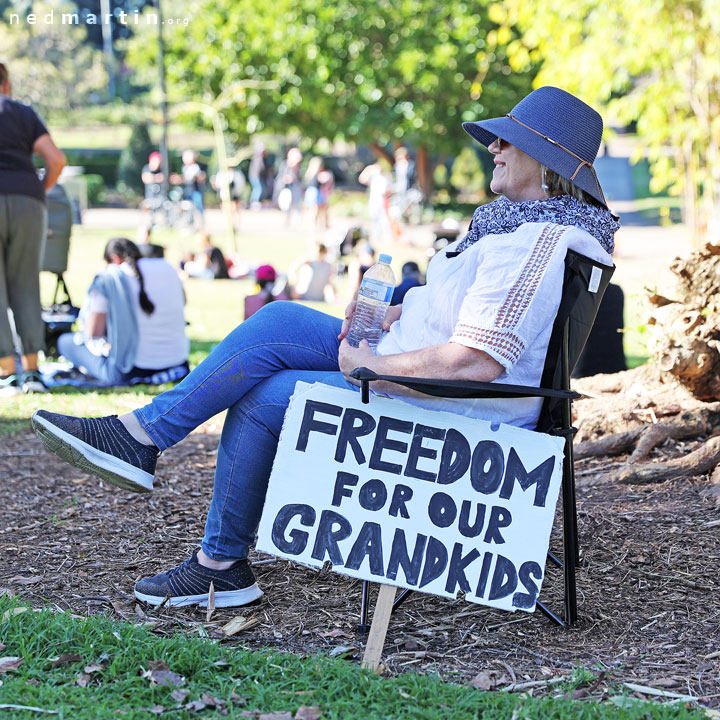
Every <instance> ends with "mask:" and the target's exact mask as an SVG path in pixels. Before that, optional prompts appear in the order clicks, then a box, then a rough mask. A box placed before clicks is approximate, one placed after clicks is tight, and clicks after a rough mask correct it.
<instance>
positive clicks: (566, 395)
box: [350, 367, 582, 400]
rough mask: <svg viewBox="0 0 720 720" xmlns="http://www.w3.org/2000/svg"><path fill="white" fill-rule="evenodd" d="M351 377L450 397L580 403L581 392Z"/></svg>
mask: <svg viewBox="0 0 720 720" xmlns="http://www.w3.org/2000/svg"><path fill="white" fill-rule="evenodd" d="M350 377H352V378H355V380H360V381H361V382H362V383H363V384H366V383H368V382H373V381H375V380H386V381H387V382H393V383H397V384H398V385H402V386H404V387H406V388H409V389H411V390H416V391H418V392H421V393H424V394H425V395H434V396H436V397H448V398H516V397H551V398H560V399H562V400H577V399H578V398H580V397H582V396H581V395H580V393H576V392H574V391H572V390H553V389H551V388H536V387H531V386H529V385H507V384H503V383H488V382H473V381H472V380H442V379H437V378H414V377H404V376H398V375H378V374H377V373H374V372H373V371H372V370H369V369H368V368H366V367H360V368H355V369H354V370H353V371H352V372H351V373H350Z"/></svg>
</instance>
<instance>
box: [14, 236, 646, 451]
mask: <svg viewBox="0 0 720 720" xmlns="http://www.w3.org/2000/svg"><path fill="white" fill-rule="evenodd" d="M117 235H125V236H130V237H132V236H133V235H132V232H130V231H128V230H123V229H118V228H107V229H102V230H98V229H93V228H88V227H85V226H83V225H75V226H73V236H72V241H71V243H70V257H69V260H68V270H67V272H66V273H65V281H66V282H67V285H68V288H69V291H70V296H71V297H72V299H73V301H74V302H75V304H78V305H79V304H80V303H81V302H82V300H83V298H84V297H85V293H86V291H87V288H88V287H89V285H90V282H91V281H92V278H93V276H94V274H95V273H96V272H97V271H98V270H99V269H100V268H101V267H102V265H103V261H102V253H103V249H104V247H105V243H106V242H107V241H108V240H109V239H110V238H111V237H115V236H117ZM154 241H155V242H158V243H160V244H162V245H164V246H165V247H166V256H167V257H168V259H169V260H170V262H172V263H174V264H177V263H178V261H179V260H180V258H181V257H182V256H183V255H184V254H185V253H187V252H188V251H189V250H191V249H195V248H196V247H197V239H196V238H195V237H193V236H187V235H182V234H179V233H177V232H175V231H173V230H170V229H166V228H158V229H157V231H156V233H155V234H154ZM216 241H217V242H218V244H219V245H220V247H222V249H223V250H224V251H226V252H228V251H230V250H231V249H232V248H231V247H230V246H229V243H228V242H227V241H224V242H223V240H222V238H219V239H217V240H216ZM239 252H240V254H241V255H242V257H244V258H246V259H247V260H248V261H250V262H254V263H261V262H270V263H272V264H273V265H275V267H277V268H287V267H288V266H289V264H290V263H291V262H292V261H293V260H295V259H296V257H297V256H298V254H300V253H301V250H299V249H298V247H297V244H296V241H295V240H294V239H292V238H291V239H289V240H287V241H282V240H277V239H272V240H268V239H267V238H262V237H259V236H258V237H254V236H250V235H244V236H242V238H241V241H240V250H239ZM423 253H424V251H423V250H422V249H419V248H412V247H405V246H397V247H395V248H393V254H394V259H393V266H394V267H395V270H396V274H397V275H398V276H399V269H400V266H401V265H402V263H404V262H405V261H407V260H416V261H418V262H420V263H421V265H422V264H424V261H423V258H422V255H423ZM253 287H254V284H253V282H252V281H251V280H214V281H206V280H190V281H188V282H186V283H185V292H186V295H187V306H186V317H187V320H188V322H189V325H188V336H189V338H190V343H191V345H190V364H191V366H195V365H197V364H198V363H200V362H201V361H202V360H203V358H204V357H205V356H206V355H207V353H208V352H209V351H210V350H211V349H212V348H213V346H214V345H215V344H217V343H218V342H219V341H220V340H221V339H222V338H224V337H225V336H226V335H227V334H228V333H229V332H230V331H231V330H232V329H234V328H235V327H236V326H237V325H238V323H240V321H241V320H242V307H243V299H244V297H245V295H247V294H249V293H252V292H253ZM336 287H337V290H338V300H337V302H336V303H335V304H333V305H325V304H320V303H308V304H309V305H311V306H314V307H317V308H319V309H322V310H323V311H325V312H329V313H331V314H333V315H335V316H338V317H339V316H341V314H342V312H343V309H344V305H345V300H344V297H345V295H344V291H345V281H344V279H339V281H338V282H337V283H336ZM54 289H55V276H54V275H52V274H50V273H41V291H42V296H43V301H44V303H45V304H48V303H49V302H50V300H51V299H52V296H53V292H54ZM641 297H642V289H641V288H637V290H636V291H635V292H633V291H632V290H628V289H626V298H625V327H626V331H625V336H624V342H625V353H626V357H627V360H628V367H630V368H632V367H636V366H637V365H641V364H643V363H644V362H647V360H648V352H647V348H646V339H645V338H646V337H647V336H646V333H645V327H644V325H643V322H644V319H643V318H644V316H643V314H642V310H641V307H642V302H641ZM166 387H167V386H157V387H149V386H141V387H139V388H137V387H136V388H122V389H107V390H97V391H93V392H88V391H84V390H78V389H73V388H54V389H53V390H52V391H51V393H50V394H49V395H47V396H45V397H37V396H17V397H14V398H6V399H4V400H3V403H2V406H1V407H0V437H2V436H3V435H8V434H14V433H16V432H18V431H19V430H21V429H23V428H26V427H28V421H29V418H30V416H31V415H32V413H33V412H34V411H35V410H37V409H39V408H41V407H43V408H45V409H47V410H50V411H53V412H60V413H66V414H71V415H103V414H109V413H123V412H129V411H130V410H133V409H135V408H137V407H140V406H141V405H143V404H145V403H147V402H149V400H150V399H151V397H152V396H153V395H155V394H158V393H160V392H162V391H163V390H165V389H166Z"/></svg>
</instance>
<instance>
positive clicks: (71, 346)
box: [57, 333, 125, 385]
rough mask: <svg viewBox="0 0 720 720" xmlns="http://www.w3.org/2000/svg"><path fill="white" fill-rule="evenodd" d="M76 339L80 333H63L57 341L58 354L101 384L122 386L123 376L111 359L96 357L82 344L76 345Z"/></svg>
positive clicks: (101, 356)
mask: <svg viewBox="0 0 720 720" xmlns="http://www.w3.org/2000/svg"><path fill="white" fill-rule="evenodd" d="M76 337H77V338H80V337H81V335H80V333H63V334H62V335H61V336H60V337H59V338H58V340H57V349H58V353H59V354H60V355H62V356H63V357H64V358H65V359H66V360H67V361H68V362H71V363H72V364H73V365H74V366H75V367H78V368H83V369H84V370H85V372H87V374H88V375H92V376H93V377H94V378H97V379H98V380H100V381H101V382H103V383H105V384H107V385H122V384H123V380H124V378H125V376H124V375H123V373H122V372H120V370H119V369H118V368H117V367H115V363H114V361H113V359H112V358H110V357H105V356H104V355H96V354H95V353H93V352H91V351H90V349H89V348H88V347H87V345H85V344H84V343H82V342H80V343H76V342H75V338H76Z"/></svg>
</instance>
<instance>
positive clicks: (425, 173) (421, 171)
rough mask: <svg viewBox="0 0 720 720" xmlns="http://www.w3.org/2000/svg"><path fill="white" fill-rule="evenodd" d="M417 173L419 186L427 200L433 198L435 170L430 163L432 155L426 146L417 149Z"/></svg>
mask: <svg viewBox="0 0 720 720" xmlns="http://www.w3.org/2000/svg"><path fill="white" fill-rule="evenodd" d="M415 172H416V174H417V180H418V184H419V185H420V189H421V190H422V192H423V195H424V196H425V199H426V200H429V199H430V198H431V197H432V191H433V168H432V163H431V162H430V155H429V153H428V149H427V147H426V146H425V145H421V146H420V147H419V148H418V149H417V154H416V156H415Z"/></svg>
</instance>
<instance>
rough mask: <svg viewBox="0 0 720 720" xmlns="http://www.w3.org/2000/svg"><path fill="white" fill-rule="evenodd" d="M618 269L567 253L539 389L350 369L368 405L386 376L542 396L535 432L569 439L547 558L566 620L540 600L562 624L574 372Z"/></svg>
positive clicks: (569, 539)
mask: <svg viewBox="0 0 720 720" xmlns="http://www.w3.org/2000/svg"><path fill="white" fill-rule="evenodd" d="M614 270H615V268H614V267H613V266H608V265H603V264H601V263H598V262H596V261H594V260H591V259H590V258H587V257H585V256H583V255H580V254H579V253H577V252H575V251H573V250H569V251H568V253H567V255H566V256H565V275H564V280H563V292H562V297H561V300H560V307H559V308H558V313H557V315H556V317H555V322H554V324H553V329H552V333H551V336H550V342H549V345H548V350H547V355H546V357H545V365H544V369H543V374H542V380H541V383H540V387H539V388H534V387H528V386H524V385H507V384H501V383H484V382H468V381H457V380H455V381H453V380H438V379H423V378H408V377H398V376H389V375H377V374H375V373H374V372H372V371H371V370H368V369H367V368H357V369H355V370H353V371H352V373H351V375H352V377H354V378H355V379H357V380H360V381H361V385H362V400H363V402H366V403H367V402H369V401H370V390H369V386H370V383H371V382H373V381H376V380H387V381H390V382H394V383H397V384H398V385H403V386H405V387H407V388H410V389H412V390H416V391H418V392H422V393H425V394H427V395H435V396H438V397H450V398H503V397H505V398H517V397H541V398H544V400H543V404H542V409H541V411H540V416H539V419H538V423H537V426H536V427H535V431H536V432H542V433H547V434H550V435H557V436H561V437H564V438H565V450H564V462H563V474H562V508H563V560H562V561H561V560H560V559H558V558H557V556H555V555H554V554H553V553H548V560H549V561H550V562H551V563H553V564H554V565H556V566H558V567H560V568H562V569H563V571H564V581H565V613H564V620H561V619H560V617H559V616H558V615H556V614H555V613H553V612H552V611H551V610H550V609H549V608H548V607H546V606H545V605H544V604H543V603H542V602H540V601H538V602H537V607H538V608H539V609H540V611H541V612H542V613H543V614H545V615H546V616H547V617H548V618H550V620H552V621H553V622H555V623H557V624H558V625H560V626H563V627H564V626H565V625H569V624H572V623H574V622H576V620H577V590H576V584H575V569H576V566H577V564H578V563H579V559H580V554H579V546H578V532H577V509H576V502H575V472H574V464H573V436H574V435H575V433H576V432H577V429H576V428H574V427H573V426H572V415H571V405H572V401H573V400H574V399H577V398H579V397H580V395H579V394H578V393H576V392H572V391H571V390H570V374H571V372H572V370H573V367H574V366H575V363H576V362H577V360H578V358H579V356H580V353H581V351H582V349H583V346H584V345H585V341H586V340H587V338H588V335H589V334H590V330H591V328H592V325H593V322H594V320H595V316H596V315H597V311H598V308H599V306H600V301H601V300H602V296H603V293H604V292H605V288H606V287H607V285H608V283H609V282H610V278H611V276H612V274H613V272H614ZM368 589H369V584H368V582H367V581H364V582H363V590H362V601H361V607H360V626H359V629H360V630H361V631H367V630H369V625H368V622H367V614H368ZM411 592H412V590H404V591H403V592H401V593H400V594H399V595H398V597H397V598H396V599H395V601H394V603H393V610H395V609H396V608H397V607H398V606H399V605H400V604H401V603H402V602H404V601H405V600H406V599H407V597H408V596H409V594H410V593H411Z"/></svg>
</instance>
